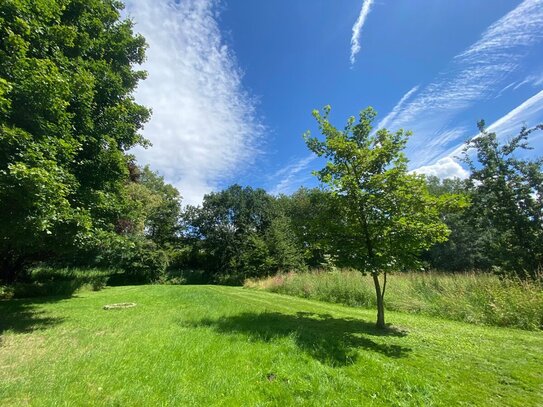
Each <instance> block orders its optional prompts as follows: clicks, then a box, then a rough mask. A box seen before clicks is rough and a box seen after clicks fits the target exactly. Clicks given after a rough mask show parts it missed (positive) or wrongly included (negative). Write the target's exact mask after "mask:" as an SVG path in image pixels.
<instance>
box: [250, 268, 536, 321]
mask: <svg viewBox="0 0 543 407" xmlns="http://www.w3.org/2000/svg"><path fill="white" fill-rule="evenodd" d="M372 285H373V281H372V279H371V278H369V277H367V276H361V275H360V273H359V272H358V271H355V270H348V269H345V270H341V271H336V272H323V271H318V270H317V271H312V272H309V273H288V274H279V275H276V276H273V277H268V278H265V279H253V280H247V281H246V283H245V287H248V288H256V289H261V290H267V291H271V292H276V293H281V294H288V295H294V296H297V297H303V298H309V299H314V300H319V301H327V302H333V303H340V304H345V305H349V306H358V307H366V308H370V307H374V306H375V305H376V301H375V296H374V295H372ZM388 291H389V293H390V295H389V296H388V299H386V300H385V304H386V307H387V309H390V310H394V311H401V312H408V313H415V314H424V315H431V316H436V317H441V318H447V319H453V320H458V321H464V322H469V323H473V324H484V325H495V326H508V327H514V328H520V329H527V330H539V329H543V286H542V285H541V282H536V281H519V280H514V279H500V278H498V277H497V276H495V275H492V274H475V273H471V274H452V275H451V274H443V273H396V274H394V280H391V282H390V283H389V285H388Z"/></svg>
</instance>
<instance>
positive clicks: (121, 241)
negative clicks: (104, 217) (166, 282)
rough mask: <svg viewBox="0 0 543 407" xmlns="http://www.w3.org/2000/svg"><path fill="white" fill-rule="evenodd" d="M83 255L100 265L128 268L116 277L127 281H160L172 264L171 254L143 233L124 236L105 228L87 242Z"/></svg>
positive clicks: (133, 282)
mask: <svg viewBox="0 0 543 407" xmlns="http://www.w3.org/2000/svg"><path fill="white" fill-rule="evenodd" d="M79 257H80V258H79V259H78V261H84V262H86V263H87V264H91V265H93V266H96V267H106V268H116V269H119V270H122V271H124V274H123V275H122V276H116V278H115V279H114V280H116V281H117V283H118V282H119V281H122V282H123V283H125V284H128V283H129V284H144V283H152V282H157V281H159V280H160V279H161V278H163V275H164V273H165V272H166V268H167V267H168V265H169V256H168V253H167V252H166V251H165V250H162V249H160V248H158V246H157V245H156V244H155V243H154V242H152V241H150V240H148V239H145V238H144V237H140V236H122V235H118V234H116V233H113V232H105V231H97V232H96V233H95V234H94V235H93V236H92V237H91V238H90V239H88V240H87V241H85V244H84V245H83V246H82V250H81V254H80V256H79ZM82 259H83V260H82Z"/></svg>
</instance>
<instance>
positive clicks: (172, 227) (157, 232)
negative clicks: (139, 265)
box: [139, 166, 181, 246]
mask: <svg viewBox="0 0 543 407" xmlns="http://www.w3.org/2000/svg"><path fill="white" fill-rule="evenodd" d="M139 182H140V184H141V185H143V186H144V187H145V188H147V189H148V190H149V191H151V192H152V194H153V195H154V196H155V197H156V200H155V202H153V203H152V204H151V205H150V206H149V207H148V209H147V213H146V216H145V221H144V234H145V236H147V237H148V238H149V239H151V240H152V241H154V242H155V243H157V244H158V245H160V246H165V245H167V244H174V243H175V242H177V240H178V237H179V232H180V216H181V196H180V194H179V191H178V190H177V189H176V188H175V187H174V186H173V185H170V184H167V183H166V182H165V181H164V177H161V176H160V175H158V174H157V173H156V172H153V171H151V169H150V168H149V166H146V167H144V168H143V170H142V171H141V175H140V180H139Z"/></svg>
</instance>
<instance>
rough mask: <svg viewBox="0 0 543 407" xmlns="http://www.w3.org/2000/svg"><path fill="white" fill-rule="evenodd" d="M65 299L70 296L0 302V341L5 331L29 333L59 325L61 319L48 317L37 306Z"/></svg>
mask: <svg viewBox="0 0 543 407" xmlns="http://www.w3.org/2000/svg"><path fill="white" fill-rule="evenodd" d="M66 298H70V296H56V297H47V298H40V299H37V298H33V299H24V300H3V301H0V339H1V335H2V334H3V333H4V332H5V331H13V332H16V333H29V332H32V331H35V330H39V329H47V328H50V327H53V326H55V325H57V324H59V323H61V322H62V321H63V320H64V319H63V318H59V317H51V316H49V315H48V314H47V312H45V311H43V310H40V309H39V305H40V304H44V303H49V302H56V301H60V300H63V299H66ZM0 345H1V342H0Z"/></svg>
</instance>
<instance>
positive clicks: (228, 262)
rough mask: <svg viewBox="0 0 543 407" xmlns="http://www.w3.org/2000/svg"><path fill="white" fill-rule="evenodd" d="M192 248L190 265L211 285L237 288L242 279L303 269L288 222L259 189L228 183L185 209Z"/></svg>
mask: <svg viewBox="0 0 543 407" xmlns="http://www.w3.org/2000/svg"><path fill="white" fill-rule="evenodd" d="M184 217H185V228H186V230H187V232H188V233H187V234H188V238H189V244H191V245H193V247H194V251H193V255H194V257H193V258H197V257H199V261H198V262H197V263H196V264H193V266H196V268H200V267H201V268H204V269H206V270H207V272H208V274H209V275H210V278H211V279H212V280H213V281H216V282H221V283H226V284H240V283H242V282H243V280H244V279H245V278H248V277H257V276H265V275H270V274H273V273H275V272H277V271H278V270H281V269H282V270H287V269H290V268H295V267H303V261H302V258H301V256H300V255H299V250H298V248H297V247H296V242H295V240H294V238H293V237H292V236H291V235H292V232H291V229H290V222H289V219H288V218H287V217H286V216H284V215H283V214H281V212H280V211H279V210H278V208H277V206H276V204H275V202H274V198H273V197H272V196H270V195H268V194H267V193H266V192H265V191H264V190H262V189H253V188H251V187H246V188H242V187H240V186H239V185H233V186H231V187H229V188H227V189H225V190H223V191H221V192H216V193H211V194H208V195H206V196H205V197H204V201H203V204H202V206H201V207H189V208H187V210H186V211H185V214H184Z"/></svg>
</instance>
